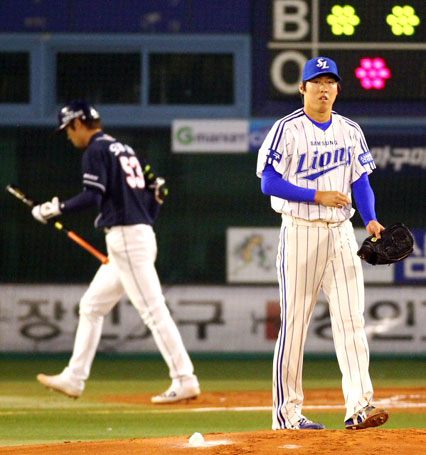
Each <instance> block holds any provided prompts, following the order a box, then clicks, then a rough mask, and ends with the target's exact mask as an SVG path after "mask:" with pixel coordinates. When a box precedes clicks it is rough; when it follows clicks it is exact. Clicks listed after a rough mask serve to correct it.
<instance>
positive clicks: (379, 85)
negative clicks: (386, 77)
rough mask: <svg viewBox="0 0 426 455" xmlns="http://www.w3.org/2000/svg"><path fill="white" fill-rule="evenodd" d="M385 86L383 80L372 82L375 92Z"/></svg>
mask: <svg viewBox="0 0 426 455" xmlns="http://www.w3.org/2000/svg"><path fill="white" fill-rule="evenodd" d="M384 86H385V82H384V81H383V79H374V80H373V87H374V88H375V89H377V90H380V89H382V88H383V87H384Z"/></svg>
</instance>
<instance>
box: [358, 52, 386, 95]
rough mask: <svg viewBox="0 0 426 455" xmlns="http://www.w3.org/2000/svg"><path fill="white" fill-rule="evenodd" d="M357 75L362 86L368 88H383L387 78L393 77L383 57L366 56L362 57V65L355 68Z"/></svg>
mask: <svg viewBox="0 0 426 455" xmlns="http://www.w3.org/2000/svg"><path fill="white" fill-rule="evenodd" d="M355 75H356V77H357V78H358V79H359V80H360V83H361V87H363V88H365V89H366V90H370V89H375V90H382V89H383V88H384V87H385V81H386V79H389V78H390V77H391V72H390V69H389V68H387V67H386V62H385V60H383V59H382V58H380V57H376V58H374V59H372V58H368V57H365V58H362V59H361V61H360V66H359V67H358V68H356V69H355Z"/></svg>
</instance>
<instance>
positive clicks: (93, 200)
mask: <svg viewBox="0 0 426 455" xmlns="http://www.w3.org/2000/svg"><path fill="white" fill-rule="evenodd" d="M101 201H102V195H101V194H100V193H99V191H96V190H94V189H92V188H85V190H84V191H82V192H81V193H79V194H77V195H76V196H74V197H72V198H70V199H67V200H66V201H64V202H61V203H60V204H59V207H60V209H61V212H62V213H69V212H79V211H80V210H85V209H87V208H90V207H95V206H96V207H100V206H101Z"/></svg>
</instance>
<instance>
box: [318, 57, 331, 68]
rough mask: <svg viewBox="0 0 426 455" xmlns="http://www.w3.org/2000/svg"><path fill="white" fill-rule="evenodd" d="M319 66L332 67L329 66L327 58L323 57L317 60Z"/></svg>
mask: <svg viewBox="0 0 426 455" xmlns="http://www.w3.org/2000/svg"><path fill="white" fill-rule="evenodd" d="M317 66H318V68H322V69H323V70H325V69H327V68H330V67H329V66H328V62H327V60H324V59H323V58H319V59H318V60H317Z"/></svg>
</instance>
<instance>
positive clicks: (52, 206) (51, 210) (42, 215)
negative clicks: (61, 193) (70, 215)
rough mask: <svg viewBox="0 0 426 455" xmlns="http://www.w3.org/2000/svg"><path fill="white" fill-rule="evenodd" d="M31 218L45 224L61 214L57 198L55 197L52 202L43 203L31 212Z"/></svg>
mask: <svg viewBox="0 0 426 455" xmlns="http://www.w3.org/2000/svg"><path fill="white" fill-rule="evenodd" d="M31 213H32V215H33V217H34V218H35V219H36V220H37V221H39V222H40V223H43V224H46V223H47V220H50V218H54V217H55V216H59V215H61V214H62V212H61V209H60V208H59V198H58V197H57V196H55V197H54V198H53V199H52V201H47V202H43V204H39V205H36V206H34V207H33V209H32V210H31Z"/></svg>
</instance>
